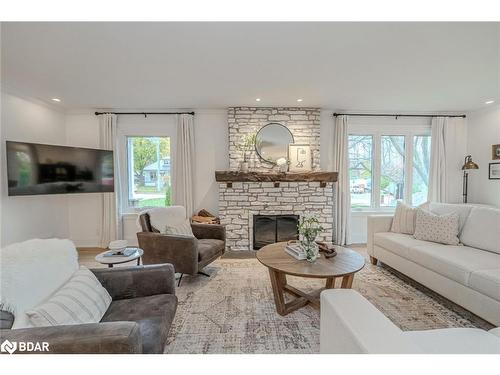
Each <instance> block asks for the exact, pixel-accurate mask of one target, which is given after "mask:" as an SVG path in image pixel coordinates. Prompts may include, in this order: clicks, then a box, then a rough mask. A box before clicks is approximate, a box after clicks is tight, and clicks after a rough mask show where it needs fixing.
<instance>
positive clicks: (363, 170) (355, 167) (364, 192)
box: [348, 135, 373, 208]
mask: <svg viewBox="0 0 500 375" xmlns="http://www.w3.org/2000/svg"><path fill="white" fill-rule="evenodd" d="M372 144H373V137H372V136H371V135H351V136H349V146H348V147H349V186H350V190H351V207H354V208H363V207H371V204H372V203H371V202H372V190H371V189H372V169H373V167H372V153H373V151H372V150H373V148H372Z"/></svg>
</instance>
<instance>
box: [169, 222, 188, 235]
mask: <svg viewBox="0 0 500 375" xmlns="http://www.w3.org/2000/svg"><path fill="white" fill-rule="evenodd" d="M165 234H173V235H175V236H188V237H194V234H193V229H191V223H189V220H186V221H185V222H183V223H182V224H178V225H174V226H169V225H167V226H166V227H165Z"/></svg>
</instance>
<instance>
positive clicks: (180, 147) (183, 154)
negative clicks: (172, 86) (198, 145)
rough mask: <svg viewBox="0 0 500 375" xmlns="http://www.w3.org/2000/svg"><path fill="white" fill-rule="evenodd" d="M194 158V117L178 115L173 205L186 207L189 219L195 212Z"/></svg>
mask: <svg viewBox="0 0 500 375" xmlns="http://www.w3.org/2000/svg"><path fill="white" fill-rule="evenodd" d="M194 157H195V155H194V123H193V115H188V114H182V115H177V147H176V152H175V160H174V166H173V167H174V168H173V169H174V173H173V175H174V176H173V179H172V182H173V186H172V203H173V204H175V205H179V206H184V207H185V208H186V212H187V214H188V217H191V215H192V214H193V210H194Z"/></svg>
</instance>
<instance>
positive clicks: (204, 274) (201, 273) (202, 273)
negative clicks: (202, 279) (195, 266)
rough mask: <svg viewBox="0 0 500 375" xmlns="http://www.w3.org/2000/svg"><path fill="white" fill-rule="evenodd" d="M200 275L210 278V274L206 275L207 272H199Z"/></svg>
mask: <svg viewBox="0 0 500 375" xmlns="http://www.w3.org/2000/svg"><path fill="white" fill-rule="evenodd" d="M198 275H203V276H206V277H210V275H209V274H208V273H205V272H202V271H198Z"/></svg>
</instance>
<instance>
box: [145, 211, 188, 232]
mask: <svg viewBox="0 0 500 375" xmlns="http://www.w3.org/2000/svg"><path fill="white" fill-rule="evenodd" d="M145 213H147V214H148V215H149V222H150V223H151V227H152V229H153V230H154V229H156V230H157V231H158V232H165V228H166V227H167V226H176V225H179V224H182V223H184V222H185V221H186V219H187V215H186V209H185V208H184V207H183V206H169V207H155V208H149V209H147V210H144V211H142V212H141V213H140V214H139V216H140V215H143V214H145Z"/></svg>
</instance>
